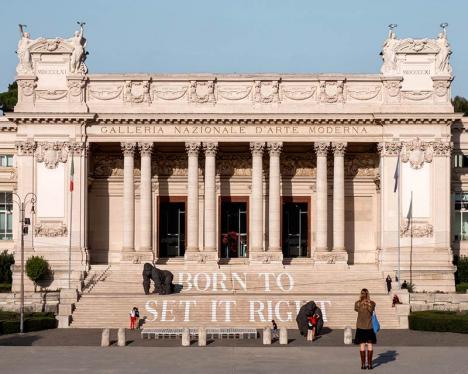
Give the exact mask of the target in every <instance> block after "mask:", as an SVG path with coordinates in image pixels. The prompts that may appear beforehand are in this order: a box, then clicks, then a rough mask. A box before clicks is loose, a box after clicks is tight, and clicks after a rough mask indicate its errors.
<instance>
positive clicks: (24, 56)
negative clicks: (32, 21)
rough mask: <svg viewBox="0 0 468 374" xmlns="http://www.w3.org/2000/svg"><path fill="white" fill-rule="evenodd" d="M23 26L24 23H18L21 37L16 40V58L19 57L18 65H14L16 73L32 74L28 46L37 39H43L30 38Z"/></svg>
mask: <svg viewBox="0 0 468 374" xmlns="http://www.w3.org/2000/svg"><path fill="white" fill-rule="evenodd" d="M25 27H26V25H21V24H20V25H19V30H20V35H21V38H20V40H19V42H18V49H17V50H16V54H17V55H18V59H19V63H18V66H17V67H16V72H17V73H18V74H32V73H33V68H32V62H31V53H30V51H29V48H30V47H31V45H33V44H34V43H35V42H37V41H38V40H41V39H43V38H39V39H31V36H30V35H29V32H27V31H25V30H24V28H25Z"/></svg>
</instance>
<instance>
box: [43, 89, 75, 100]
mask: <svg viewBox="0 0 468 374" xmlns="http://www.w3.org/2000/svg"><path fill="white" fill-rule="evenodd" d="M67 95H68V91H67V90H36V97H37V98H39V99H43V100H60V99H63V98H64V97H66V96H67Z"/></svg>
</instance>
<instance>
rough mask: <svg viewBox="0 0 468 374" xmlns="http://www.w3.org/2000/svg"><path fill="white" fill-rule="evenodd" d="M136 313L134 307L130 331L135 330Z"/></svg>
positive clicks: (131, 313) (131, 314)
mask: <svg viewBox="0 0 468 374" xmlns="http://www.w3.org/2000/svg"><path fill="white" fill-rule="evenodd" d="M135 311H136V307H133V309H132V311H131V312H130V330H135V321H136V316H135V314H136V313H135Z"/></svg>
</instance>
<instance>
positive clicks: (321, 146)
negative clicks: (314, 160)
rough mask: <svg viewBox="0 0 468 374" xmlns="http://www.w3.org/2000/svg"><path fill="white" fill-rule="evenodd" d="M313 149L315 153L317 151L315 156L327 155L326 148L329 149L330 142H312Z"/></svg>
mask: <svg viewBox="0 0 468 374" xmlns="http://www.w3.org/2000/svg"><path fill="white" fill-rule="evenodd" d="M314 149H315V153H317V156H322V157H323V156H325V157H326V156H327V154H328V150H329V149H330V143H329V142H317V143H314Z"/></svg>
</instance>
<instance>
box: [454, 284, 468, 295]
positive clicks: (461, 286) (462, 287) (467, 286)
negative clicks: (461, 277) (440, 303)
mask: <svg viewBox="0 0 468 374" xmlns="http://www.w3.org/2000/svg"><path fill="white" fill-rule="evenodd" d="M455 288H456V290H457V293H465V292H466V290H468V283H466V282H465V283H458V284H456V285H455Z"/></svg>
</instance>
